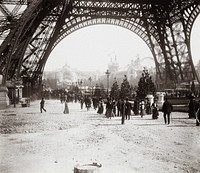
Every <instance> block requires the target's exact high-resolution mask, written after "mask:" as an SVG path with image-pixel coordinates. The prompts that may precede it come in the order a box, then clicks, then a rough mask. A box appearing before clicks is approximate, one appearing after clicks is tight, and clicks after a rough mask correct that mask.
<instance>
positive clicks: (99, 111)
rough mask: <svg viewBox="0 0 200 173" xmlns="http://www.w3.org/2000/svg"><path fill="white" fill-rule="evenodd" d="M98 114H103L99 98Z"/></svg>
mask: <svg viewBox="0 0 200 173" xmlns="http://www.w3.org/2000/svg"><path fill="white" fill-rule="evenodd" d="M97 113H98V114H100V115H101V114H103V100H102V99H101V98H100V100H99V106H98V111H97Z"/></svg>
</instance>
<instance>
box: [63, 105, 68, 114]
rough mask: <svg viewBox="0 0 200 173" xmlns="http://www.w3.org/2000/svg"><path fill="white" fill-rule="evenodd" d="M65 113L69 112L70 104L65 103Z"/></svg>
mask: <svg viewBox="0 0 200 173" xmlns="http://www.w3.org/2000/svg"><path fill="white" fill-rule="evenodd" d="M63 113H64V114H69V108H68V105H65V109H64V112H63Z"/></svg>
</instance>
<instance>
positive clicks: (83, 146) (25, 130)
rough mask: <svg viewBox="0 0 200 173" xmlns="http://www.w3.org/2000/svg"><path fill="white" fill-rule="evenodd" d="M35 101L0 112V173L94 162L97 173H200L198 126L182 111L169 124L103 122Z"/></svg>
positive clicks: (66, 172)
mask: <svg viewBox="0 0 200 173" xmlns="http://www.w3.org/2000/svg"><path fill="white" fill-rule="evenodd" d="M45 106H46V109H47V112H45V113H42V114H41V113H40V112H39V101H35V102H32V103H31V106H30V107H27V108H22V107H20V106H18V107H17V108H9V109H6V110H1V111H0V133H1V136H0V172H1V173H73V168H74V166H75V165H77V164H86V163H92V162H97V163H100V164H102V168H101V169H100V171H101V173H134V172H144V173H154V172H155V173H170V172H171V173H173V172H174V173H175V172H176V173H177V172H178V173H184V172H190V173H197V172H200V127H196V126H195V121H194V120H191V119H188V115H187V114H186V113H173V121H172V123H171V124H170V125H164V123H163V117H162V113H160V116H159V119H158V120H151V116H150V115H147V116H145V117H143V118H141V117H139V116H132V117H131V120H129V121H126V122H125V124H124V125H121V124H120V123H121V119H120V118H119V117H114V118H112V119H107V118H105V116H104V115H98V114H97V113H96V111H95V110H93V109H91V110H90V111H86V109H83V110H81V109H80V105H79V104H75V103H69V109H70V114H68V115H65V114H63V113H62V112H63V109H64V104H61V103H60V102H59V101H58V100H47V101H46V104H45Z"/></svg>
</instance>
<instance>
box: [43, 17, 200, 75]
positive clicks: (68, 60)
mask: <svg viewBox="0 0 200 173" xmlns="http://www.w3.org/2000/svg"><path fill="white" fill-rule="evenodd" d="M191 47H192V56H193V61H194V64H196V63H197V61H198V60H199V59H200V16H199V17H198V18H197V20H196V22H195V25H194V27H193V31H192V39H191ZM137 56H139V57H140V58H144V57H152V54H151V52H150V50H149V48H148V47H147V45H146V44H145V42H144V41H143V40H142V39H141V38H140V37H138V36H137V35H136V34H135V33H133V32H131V31H129V30H127V29H124V28H122V27H118V26H112V25H96V26H89V27H86V28H83V29H80V30H78V31H75V32H74V33H72V34H70V35H69V36H67V37H65V39H63V40H62V41H61V42H60V43H59V44H58V45H57V46H56V48H55V49H54V50H53V52H52V53H51V55H50V57H49V58H48V60H47V63H46V66H45V71H51V70H56V69H60V68H61V67H62V66H63V65H65V64H68V65H69V66H70V67H71V68H76V69H79V70H83V71H90V70H100V71H105V70H106V69H107V67H108V63H109V62H110V59H111V58H112V59H113V60H114V59H115V57H116V58H117V61H118V63H119V65H120V67H125V66H127V64H129V63H130V62H131V59H133V60H135V59H136V57H137ZM143 63H144V66H154V62H153V61H151V60H144V61H143Z"/></svg>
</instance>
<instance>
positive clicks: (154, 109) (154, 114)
mask: <svg viewBox="0 0 200 173" xmlns="http://www.w3.org/2000/svg"><path fill="white" fill-rule="evenodd" d="M158 116H159V112H158V107H157V104H156V103H155V102H154V103H152V119H158Z"/></svg>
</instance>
